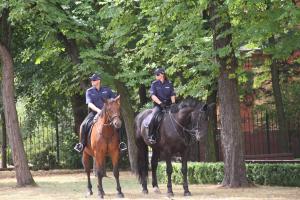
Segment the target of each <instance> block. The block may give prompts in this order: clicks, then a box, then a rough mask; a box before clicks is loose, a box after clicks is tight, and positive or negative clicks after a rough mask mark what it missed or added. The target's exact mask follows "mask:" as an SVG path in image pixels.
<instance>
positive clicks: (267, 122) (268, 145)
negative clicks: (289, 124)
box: [266, 111, 271, 154]
mask: <svg viewBox="0 0 300 200" xmlns="http://www.w3.org/2000/svg"><path fill="white" fill-rule="evenodd" d="M266 133H267V147H268V154H270V153H271V147H270V125H269V114H268V111H266Z"/></svg>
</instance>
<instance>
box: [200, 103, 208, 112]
mask: <svg viewBox="0 0 300 200" xmlns="http://www.w3.org/2000/svg"><path fill="white" fill-rule="evenodd" d="M207 109H208V105H207V104H204V105H203V106H202V108H201V111H203V112H206V111H207Z"/></svg>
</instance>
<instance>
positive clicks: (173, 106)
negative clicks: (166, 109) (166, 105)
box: [170, 103, 179, 113]
mask: <svg viewBox="0 0 300 200" xmlns="http://www.w3.org/2000/svg"><path fill="white" fill-rule="evenodd" d="M170 110H171V113H177V112H178V110H179V109H178V106H177V105H176V104H175V103H172V104H171V108H170Z"/></svg>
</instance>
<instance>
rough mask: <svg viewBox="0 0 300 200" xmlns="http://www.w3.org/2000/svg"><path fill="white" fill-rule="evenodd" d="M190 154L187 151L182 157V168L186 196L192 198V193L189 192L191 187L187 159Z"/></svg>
mask: <svg viewBox="0 0 300 200" xmlns="http://www.w3.org/2000/svg"><path fill="white" fill-rule="evenodd" d="M188 152H189V151H185V152H184V153H183V154H182V155H181V157H182V167H181V172H182V175H183V189H184V196H191V195H192V194H191V192H190V191H189V186H188V181H187V157H188Z"/></svg>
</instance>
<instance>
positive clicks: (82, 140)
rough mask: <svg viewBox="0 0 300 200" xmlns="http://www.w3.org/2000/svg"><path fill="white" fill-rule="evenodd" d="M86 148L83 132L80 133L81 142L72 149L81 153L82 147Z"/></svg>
mask: <svg viewBox="0 0 300 200" xmlns="http://www.w3.org/2000/svg"><path fill="white" fill-rule="evenodd" d="M85 146H86V134H85V132H84V131H81V142H80V143H77V144H76V145H75V147H74V150H75V151H77V152H78V153H81V152H83V150H84V147H85Z"/></svg>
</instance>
